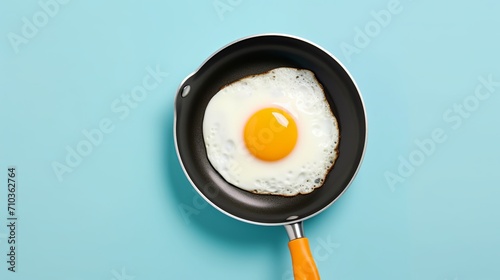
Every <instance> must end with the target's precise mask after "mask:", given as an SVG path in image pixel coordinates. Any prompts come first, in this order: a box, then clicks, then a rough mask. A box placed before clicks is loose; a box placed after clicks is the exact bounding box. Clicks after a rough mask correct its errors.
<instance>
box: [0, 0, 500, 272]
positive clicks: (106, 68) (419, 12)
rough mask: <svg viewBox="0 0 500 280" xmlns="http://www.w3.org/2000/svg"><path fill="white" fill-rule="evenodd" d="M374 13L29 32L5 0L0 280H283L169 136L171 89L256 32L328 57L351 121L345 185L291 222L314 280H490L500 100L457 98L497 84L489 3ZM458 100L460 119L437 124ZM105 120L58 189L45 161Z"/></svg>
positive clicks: (275, 4) (93, 21)
mask: <svg viewBox="0 0 500 280" xmlns="http://www.w3.org/2000/svg"><path fill="white" fill-rule="evenodd" d="M46 2H48V0H41V3H46ZM390 3H391V1H388V0H376V1H330V2H328V1H299V0H295V1H272V2H270V1H248V0H243V1H237V0H232V1H229V0H220V1H212V0H207V1H194V0H190V1H169V2H168V1H105V2H103V1H68V3H66V4H58V11H57V12H54V13H53V16H51V17H46V19H47V20H46V22H43V20H44V18H43V15H41V14H40V13H43V11H44V10H43V8H42V7H41V6H40V4H39V2H38V1H34V0H30V1H22V3H21V2H16V1H2V3H1V4H0V11H1V12H0V23H1V24H0V35H1V36H2V37H3V39H2V40H1V41H0V185H1V188H0V224H1V227H0V279H6V280H9V279H23V280H28V279H29V280H31V279H52V280H80V279H93V280H97V279H102V280H109V279H113V280H131V279H135V280H148V279H242V280H243V279H264V280H271V279H280V280H281V279H292V276H291V270H290V269H291V268H290V267H291V263H290V258H289V255H288V254H289V253H288V248H287V237H286V234H285V231H284V230H283V228H282V227H261V226H255V225H250V224H245V223H242V222H239V221H236V220H233V219H231V218H229V217H227V216H225V215H223V214H221V213H219V212H217V211H216V210H215V209H213V208H212V207H211V206H209V205H207V204H204V203H203V201H202V199H201V198H200V197H199V196H198V195H197V194H196V193H195V192H194V191H193V189H192V187H191V186H190V185H189V183H188V181H187V180H186V178H185V177H184V174H183V173H182V170H181V168H180V165H179V162H178V160H177V157H176V155H175V150H174V144H173V135H172V125H173V102H174V96H175V93H176V89H177V86H178V85H179V84H180V82H181V81H182V79H183V78H184V77H185V76H187V75H188V74H189V73H191V72H192V71H194V70H195V69H196V68H197V67H198V66H199V65H200V64H201V63H202V62H203V61H204V60H205V59H206V58H207V57H208V56H209V55H210V54H212V53H213V52H214V51H216V50H217V49H219V48H220V47H222V46H223V45H225V44H227V43H229V42H231V41H233V40H236V39H238V38H241V37H244V36H248V35H253V34H258V33H268V32H279V33H287V34H292V35H296V36H300V37H303V38H306V39H308V40H311V41H313V42H315V43H317V44H319V45H321V46H323V47H324V48H325V49H327V50H329V51H330V52H331V53H333V54H334V55H336V56H337V57H338V58H339V60H340V61H342V62H343V63H344V64H345V66H346V67H347V68H348V69H349V71H350V72H351V74H352V75H353V77H354V78H355V80H356V81H357V83H358V85H359V88H360V90H361V92H362V94H363V97H364V100H365V103H366V108H367V115H368V122H369V141H368V146H367V151H366V155H365V160H364V162H363V165H362V167H361V169H360V171H359V173H358V176H357V177H356V179H355V181H354V182H353V184H352V185H351V187H350V188H349V190H348V191H347V192H346V193H345V195H344V196H343V197H342V198H341V199H339V200H338V201H337V202H336V203H335V204H334V205H333V206H332V207H330V208H329V209H328V210H326V211H324V212H323V213H321V215H318V216H316V217H314V218H313V219H311V220H308V221H307V222H306V223H305V226H306V233H307V235H308V237H309V238H310V242H311V247H312V249H313V252H315V256H316V258H317V265H318V267H319V270H320V272H321V274H322V276H323V279H337V280H340V279H345V280H348V279H428V280H433V279H436V280H446V279H448V280H466V279H474V280H482V279H500V266H499V265H498V264H499V262H500V219H499V213H500V203H498V199H499V196H500V188H499V182H500V172H499V167H500V159H499V158H500V149H499V147H498V143H499V142H500V131H499V118H500V113H499V111H498V107H499V106H500V96H499V95H500V87H498V86H497V87H496V91H493V92H492V93H491V94H490V95H489V96H488V98H485V99H484V100H479V101H478V102H477V103H474V97H473V96H474V91H475V89H476V87H477V86H478V85H480V84H481V83H480V82H479V77H485V78H488V76H489V75H491V79H493V80H494V81H500V63H499V55H498V50H499V49H500V40H499V39H498V27H499V26H500V17H498V11H499V10H500V4H499V2H498V1H493V0H491V1H486V0H483V1H462V2H457V1H439V2H437V1H429V0H418V1H417V0H415V1H409V0H401V1H400V2H399V8H398V9H399V10H398V11H399V12H397V13H392V14H391V19H390V21H389V22H388V23H387V24H384V25H385V26H382V27H380V26H381V25H378V26H379V29H377V28H376V26H375V27H374V25H373V20H374V16H373V14H372V13H371V12H372V11H375V12H378V11H380V10H382V9H385V10H387V9H388V8H387V7H388V5H389V6H390V5H392V4H390ZM224 5H225V6H224ZM52 8H53V9H54V7H52ZM217 8H219V10H217ZM23 17H26V19H27V20H28V21H30V22H32V23H33V21H34V20H38V23H39V24H41V25H43V26H42V27H40V28H38V30H37V31H36V32H32V33H34V35H33V34H29V33H28V35H30V36H31V37H32V38H25V41H23V42H22V43H12V42H11V39H10V38H12V36H14V35H12V34H13V33H15V34H17V36H24V35H22V30H23V25H25V24H26V23H24V22H23ZM33 17H39V18H36V19H33ZM367 26H368V28H374V29H371V32H372V33H371V35H373V36H370V37H369V42H366V41H365V42H364V45H363V44H361V45H360V44H359V42H358V47H359V48H358V49H357V52H356V53H352V54H350V55H349V54H347V53H346V52H345V50H343V47H342V46H344V47H345V46H346V44H349V45H351V46H353V47H356V42H355V38H356V34H357V33H356V32H357V31H356V28H360V29H364V28H365V27H367ZM370 26H371V27H370ZM31 31H33V30H31ZM9 34H10V35H9ZM358 39H359V38H358ZM16 49H17V52H16ZM148 67H150V68H152V69H156V68H157V67H158V68H159V69H160V71H161V72H167V73H169V75H168V76H167V77H164V76H166V75H165V74H162V75H163V76H162V77H161V79H158V80H159V81H160V82H158V84H157V86H156V87H155V88H154V89H152V90H150V91H148V92H147V95H146V97H145V99H144V100H142V101H141V102H138V103H137V104H135V105H136V108H134V109H130V112H129V114H128V115H127V116H126V117H125V116H124V114H119V113H117V112H115V111H113V109H112V104H113V103H114V102H120V98H121V96H122V95H130V93H131V90H132V89H133V88H134V87H136V86H139V85H141V84H142V81H143V78H145V77H147V76H148V75H150V74H149V72H148V70H147V68H148ZM493 89H495V88H493ZM484 90H485V88H484V87H483V92H487V91H484ZM117 100H118V101H117ZM475 100H476V101H477V99H475ZM464 101H466V102H469V103H468V104H469V105H468V106H469V108H473V110H471V112H468V115H467V118H465V117H460V118H461V120H462V123H461V124H460V125H459V126H458V124H457V123H455V122H458V121H457V120H456V116H459V115H458V114H457V113H452V114H453V115H454V116H455V121H453V122H451V121H449V120H448V121H446V119H445V118H444V117H443V115H444V114H446V113H447V111H448V110H450V109H451V110H453V106H454V104H461V103H462V102H464ZM120 104H121V103H120ZM122 105H123V104H122ZM471 106H472V107H471ZM120 117H122V118H120ZM103 119H104V120H105V119H108V120H109V121H111V122H112V126H113V130H112V131H111V132H110V133H105V134H104V136H103V139H102V142H100V143H99V144H98V145H95V146H93V148H92V151H91V152H90V153H89V154H88V155H87V156H85V157H83V159H82V160H81V162H80V163H79V164H77V165H76V167H74V168H71V169H72V172H68V173H65V174H63V175H62V181H61V180H59V179H58V177H57V176H56V173H55V172H54V169H53V164H54V162H59V163H61V164H64V163H65V157H66V155H67V153H68V152H67V150H66V149H67V146H69V147H70V148H72V149H76V147H77V145H78V143H80V142H82V141H84V140H85V139H86V138H85V136H84V135H83V133H82V130H85V129H86V130H92V129H97V128H98V127H99V123H100V122H101V121H102V120H103ZM454 126H455V128H456V129H454V128H453V127H454ZM457 126H458V127H457ZM435 129H442V131H444V133H445V135H446V140H445V141H444V142H443V143H436V144H435V148H434V149H433V150H432V151H431V152H429V153H428V154H429V155H425V158H423V159H419V160H420V162H418V157H417V158H416V159H417V162H418V166H415V167H414V170H413V172H407V173H411V174H410V175H408V174H403V173H404V172H403V173H400V172H399V171H398V167H399V165H400V164H401V162H402V160H401V158H403V161H405V160H408V159H409V158H410V156H411V155H412V154H413V156H415V155H417V156H418V153H419V152H416V151H418V150H419V148H418V146H417V145H416V144H415V141H423V139H426V138H429V137H431V134H432V132H433V131H434V130H435ZM414 160H415V159H414ZM422 161H423V162H422ZM10 165H15V166H16V167H17V170H18V173H17V178H18V190H17V195H18V200H17V206H16V211H17V212H16V214H17V216H18V218H19V220H18V228H17V230H18V232H17V242H18V247H17V266H16V268H17V272H16V273H11V272H9V271H7V263H6V262H5V260H6V259H7V257H6V254H7V248H8V247H7V236H8V235H7V228H6V226H5V224H6V223H7V221H6V218H7V209H6V208H7V206H6V202H7V190H6V189H7V186H6V182H7V167H8V166H10ZM389 173H390V174H393V175H395V176H400V178H399V181H397V182H395V183H394V182H393V183H391V182H389V181H388V180H387V179H386V176H387V174H389ZM401 175H405V176H401ZM391 186H392V187H391ZM325 244H326V245H325Z"/></svg>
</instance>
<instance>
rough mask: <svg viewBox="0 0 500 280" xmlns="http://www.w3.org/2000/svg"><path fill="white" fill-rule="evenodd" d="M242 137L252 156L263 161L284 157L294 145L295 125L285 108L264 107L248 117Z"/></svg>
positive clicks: (295, 140) (295, 138)
mask: <svg viewBox="0 0 500 280" xmlns="http://www.w3.org/2000/svg"><path fill="white" fill-rule="evenodd" d="M243 137H244V139H245V145H246V147H247V149H248V150H249V151H250V153H251V154H252V155H253V156H255V157H256V158H258V159H261V160H265V161H276V160H280V159H282V158H284V157H286V156H287V155H288V154H290V153H291V152H292V150H293V148H294V147H295V144H296V143H297V137H298V132H297V125H296V123H295V120H294V119H293V118H292V116H291V115H290V114H289V113H288V112H286V111H285V110H282V109H279V108H265V109H261V110H259V111H257V112H256V113H254V114H253V115H252V116H251V117H250V118H249V119H248V121H247V123H246V125H245V130H244V133H243Z"/></svg>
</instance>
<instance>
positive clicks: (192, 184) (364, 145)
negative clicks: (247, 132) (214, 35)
mask: <svg viewBox="0 0 500 280" xmlns="http://www.w3.org/2000/svg"><path fill="white" fill-rule="evenodd" d="M267 36H279V37H285V38H289V39H294V40H298V41H302V42H304V43H307V44H310V45H312V46H313V47H316V48H318V49H319V50H321V51H323V52H324V53H325V54H327V55H328V56H330V57H331V58H332V59H333V60H334V61H335V62H336V63H338V64H339V65H340V67H341V68H342V70H344V71H345V73H346V74H347V76H348V77H349V79H350V80H351V82H352V83H353V85H354V88H355V89H356V91H357V94H358V97H359V99H360V102H361V105H362V109H363V116H364V118H363V119H364V124H365V139H364V143H363V150H362V152H361V157H360V159H359V162H358V164H357V166H356V170H355V171H354V174H353V175H352V176H351V178H350V180H349V182H348V183H347V185H346V186H345V188H344V189H343V190H342V192H341V193H340V194H339V195H338V196H337V197H335V198H334V199H333V200H332V201H331V202H330V203H328V204H327V205H325V206H324V207H323V208H321V209H319V210H318V211H316V212H314V213H312V214H310V215H308V216H305V217H302V218H300V219H291V220H290V221H284V222H258V221H253V220H249V219H244V218H241V217H239V216H236V215H235V214H232V213H230V212H228V211H226V210H224V209H222V208H220V207H219V206H218V205H216V204H215V203H213V202H212V201H211V200H210V199H209V198H207V197H206V196H205V195H204V194H203V193H202V192H201V191H200V190H199V188H198V187H197V186H196V184H195V183H194V182H193V180H192V179H191V177H190V176H189V173H188V172H187V170H186V168H185V166H184V163H183V161H182V158H181V155H180V152H179V146H178V144H177V108H176V106H174V126H173V129H174V144H175V151H176V154H177V158H178V159H179V163H180V165H181V167H182V170H183V172H184V175H186V177H187V179H188V181H189V183H190V184H191V186H192V187H193V188H194V189H195V191H196V192H197V193H198V194H199V195H200V196H201V197H202V198H203V199H204V200H205V201H206V202H208V203H209V204H210V205H211V206H212V207H214V208H215V209H217V210H218V211H220V212H221V213H223V214H225V215H227V216H229V217H231V218H233V219H236V220H239V221H242V222H245V223H249V224H254V225H261V226H284V225H290V224H295V223H299V222H302V221H305V220H307V219H310V218H312V217H314V216H316V215H318V214H319V213H321V212H323V211H325V210H326V209H327V208H329V207H330V206H331V205H332V204H333V203H335V202H336V201H337V200H338V199H339V198H340V197H341V196H342V195H343V194H344V193H345V192H346V191H347V189H348V188H349V187H350V186H351V184H352V182H353V181H354V178H356V176H357V174H358V172H359V170H360V168H361V164H362V162H363V160H364V157H365V153H366V147H367V142H368V119H367V115H366V107H365V103H364V100H363V96H362V94H361V91H360V90H359V87H358V85H357V83H356V81H355V80H354V79H353V77H352V75H351V73H350V72H349V71H348V70H347V68H346V67H345V66H344V64H342V62H340V61H339V60H338V59H337V57H335V56H334V55H333V54H331V53H330V52H329V51H327V50H326V49H324V48H323V47H321V46H319V45H317V44H316V43H313V42H311V41H309V40H307V39H304V38H302V37H299V36H294V35H289V34H284V33H261V34H255V35H250V36H245V37H242V38H239V39H237V40H234V41H232V42H230V43H228V44H226V45H224V46H222V47H221V48H219V49H217V50H216V51H215V52H213V53H212V54H211V55H210V56H209V57H208V58H207V59H205V60H204V61H203V62H202V63H201V64H200V66H199V67H198V68H197V69H196V70H195V71H193V72H191V73H190V74H188V75H187V76H186V78H184V79H183V80H182V81H181V83H180V85H179V87H178V88H177V91H176V95H175V101H174V103H176V101H177V98H179V95H180V92H181V91H182V90H183V85H184V84H185V82H186V81H187V80H188V79H189V78H191V77H193V76H194V75H195V74H196V73H198V72H199V71H200V69H201V68H203V66H205V64H206V63H207V62H208V61H210V60H211V59H212V58H213V57H214V56H215V55H217V54H218V53H219V52H221V51H223V50H224V49H226V48H228V47H230V46H232V45H234V44H236V43H238V42H241V41H245V40H248V39H254V38H259V37H267Z"/></svg>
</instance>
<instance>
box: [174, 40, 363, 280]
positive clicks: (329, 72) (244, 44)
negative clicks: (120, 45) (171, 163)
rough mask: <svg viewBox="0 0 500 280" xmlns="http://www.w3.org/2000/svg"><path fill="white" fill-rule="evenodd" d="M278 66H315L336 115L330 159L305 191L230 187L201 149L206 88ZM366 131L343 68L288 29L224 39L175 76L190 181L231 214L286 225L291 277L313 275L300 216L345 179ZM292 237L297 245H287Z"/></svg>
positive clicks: (182, 155)
mask: <svg viewBox="0 0 500 280" xmlns="http://www.w3.org/2000/svg"><path fill="white" fill-rule="evenodd" d="M277 67H294V68H302V69H308V70H311V71H312V72H314V74H315V75H316V78H317V79H318V81H319V82H320V83H321V84H322V85H323V87H324V90H325V93H326V95H327V96H326V97H327V100H328V102H329V103H330V107H331V109H332V111H333V113H334V115H335V116H336V118H337V121H338V123H339V128H340V142H339V146H338V158H337V160H336V162H335V165H334V166H333V168H332V169H331V170H330V172H329V173H328V175H327V177H326V179H325V182H324V185H323V186H322V187H320V188H318V189H316V190H314V191H313V192H312V193H310V194H306V195H297V196H294V197H283V196H275V195H262V194H253V193H250V192H247V191H244V190H241V189H239V188H237V187H234V186H232V185H231V184H229V183H227V182H226V181H225V180H224V179H223V178H222V177H221V176H220V175H219V174H218V173H217V171H215V169H214V168H213V167H212V165H211V164H210V162H209V160H208V158H207V155H206V151H205V145H204V142H203V135H202V123H203V115H204V112H205V107H206V106H207V104H208V102H209V100H210V99H211V98H212V96H213V95H214V94H215V93H217V92H218V91H219V90H220V89H221V88H222V87H223V86H225V85H227V84H229V83H231V82H234V81H236V80H238V79H240V78H243V77H246V76H249V75H253V74H259V73H263V72H266V71H269V70H271V69H273V68H277ZM242 106H243V105H242ZM228 118H230V116H228ZM366 132H367V123H366V115H365V109H364V106H363V101H362V98H361V95H360V93H359V90H358V89H357V87H356V84H355V83H354V81H353V79H352V78H351V76H350V75H349V73H348V72H347V70H346V69H345V68H344V67H343V66H342V65H341V64H340V62H338V61H337V60H336V59H335V58H334V57H333V56H332V55H331V54H329V53H328V52H327V51H325V50H323V49H322V48H320V47H318V46H316V45H314V44H313V43H311V42H308V41H306V40H303V39H300V38H296V37H292V36H287V35H277V34H270V35H258V36H253V37H248V38H244V39H241V40H238V41H236V42H233V43H231V44H229V45H227V46H225V47H223V48H222V49H221V50H219V51H217V52H216V53H215V54H214V55H212V56H211V57H210V58H209V59H208V60H206V61H205V62H204V63H203V64H202V65H201V67H200V68H199V69H198V70H197V71H195V72H194V73H193V74H191V75H190V76H188V77H187V78H186V79H185V80H184V81H183V82H182V83H181V85H180V87H179V91H178V93H177V96H176V100H175V124H174V135H175V141H176V148H177V154H178V156H179V159H180V161H181V163H182V165H183V169H184V171H185V173H186V175H187V177H188V179H189V180H190V182H191V183H192V185H193V186H194V188H195V189H196V190H197V191H198V192H199V193H200V195H201V196H202V197H203V198H205V200H207V201H208V202H209V203H210V204H211V205H212V206H214V207H215V208H217V209H219V210H220V211H222V212H223V213H225V214H227V215H229V216H231V217H233V218H236V219H239V220H241V221H245V222H249V223H253V224H259V225H285V227H286V228H287V232H288V234H289V237H290V239H291V240H292V241H291V242H290V244H289V245H290V250H291V251H292V262H293V264H294V274H295V278H296V279H319V276H318V275H317V270H316V267H315V265H314V262H313V261H312V259H311V258H310V255H311V254H310V251H309V249H308V247H307V248H306V247H304V246H307V239H306V238H303V237H304V236H303V232H302V221H303V220H305V219H307V218H310V217H312V216H313V215H315V214H318V213H319V212H321V211H322V210H324V209H325V208H327V207H328V206H330V205H331V204H332V203H333V202H334V201H335V200H336V199H337V198H338V197H340V195H341V194H342V193H343V192H344V191H345V190H346V188H347V187H348V186H349V184H350V182H351V181H352V180H353V178H354V176H355V175H356V172H357V171H358V168H359V166H360V163H361V160H362V158H363V154H364V150H365V145H366V136H367V135H366ZM295 241H297V242H295ZM299 241H300V242H299ZM293 242H295V243H294V244H295V245H297V246H295V245H294V246H292V243H293ZM299 243H301V244H299ZM295 247H298V248H295ZM294 248H295V249H294ZM301 250H302V251H304V252H299V251H301ZM303 254H305V256H304V255H303ZM301 277H312V278H301ZM314 277H316V278H314Z"/></svg>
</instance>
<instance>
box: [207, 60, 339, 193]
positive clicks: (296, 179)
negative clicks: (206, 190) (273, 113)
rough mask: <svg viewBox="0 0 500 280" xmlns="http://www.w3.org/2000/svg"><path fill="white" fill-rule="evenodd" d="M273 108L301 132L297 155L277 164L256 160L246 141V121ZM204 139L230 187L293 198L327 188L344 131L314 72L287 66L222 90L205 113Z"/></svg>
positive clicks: (235, 83)
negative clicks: (260, 111) (287, 116)
mask: <svg viewBox="0 0 500 280" xmlns="http://www.w3.org/2000/svg"><path fill="white" fill-rule="evenodd" d="M269 107H277V108H281V109H284V110H286V111H287V112H288V113H289V114H291V115H292V116H293V118H294V120H295V122H296V125H297V130H298V139H297V143H296V145H295V147H294V149H293V151H292V152H291V153H290V154H289V155H288V156H286V157H285V158H283V159H281V160H278V161H263V160H260V159H258V158H256V157H254V156H253V155H252V154H251V153H250V152H249V151H248V149H247V147H246V145H245V141H244V138H243V130H244V127H245V124H246V122H247V120H248V119H249V118H250V117H251V116H252V115H253V114H254V113H255V112H257V111H259V110H260V109H263V108H269ZM203 138H204V141H205V148H206V151H207V156H208V159H209V161H210V163H211V164H212V166H213V167H214V168H215V170H217V172H219V174H220V175H221V176H222V177H223V178H224V179H225V180H226V181H227V182H229V183H230V184H232V185H234V186H236V187H238V188H241V189H244V190H247V191H250V192H254V193H259V194H274V195H283V196H293V195H297V194H299V193H301V194H306V193H310V192H312V191H313V190H314V189H315V188H318V187H321V186H322V185H323V182H324V180H325V177H326V175H327V174H328V171H329V170H330V169H331V167H332V166H333V165H334V163H335V160H336V158H337V146H338V143H339V128H338V124H337V120H336V118H335V116H334V115H333V113H332V111H331V109H330V105H329V104H328V101H327V100H326V98H325V94H324V91H323V87H322V86H321V84H320V83H319V82H318V81H317V79H316V77H315V76H314V73H313V72H311V71H309V70H305V69H295V68H286V67H282V68H276V69H273V70H271V71H269V72H266V73H262V74H259V75H254V76H249V77H246V78H243V79H240V80H238V81H236V82H233V83H231V84H229V85H227V86H226V87H224V88H222V89H221V90H220V91H219V92H217V93H216V94H215V95H214V96H213V97H212V99H211V100H210V102H209V103H208V105H207V107H206V110H205V114H204V119H203Z"/></svg>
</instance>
